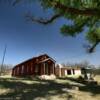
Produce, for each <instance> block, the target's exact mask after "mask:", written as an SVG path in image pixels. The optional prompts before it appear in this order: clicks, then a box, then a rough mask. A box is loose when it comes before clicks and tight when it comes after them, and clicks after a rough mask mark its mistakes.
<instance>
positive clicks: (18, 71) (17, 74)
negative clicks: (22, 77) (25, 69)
mask: <svg viewBox="0 0 100 100" xmlns="http://www.w3.org/2000/svg"><path fill="white" fill-rule="evenodd" d="M18 74H19V67H18V68H17V75H18Z"/></svg>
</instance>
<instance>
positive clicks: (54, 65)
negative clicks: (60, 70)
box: [53, 64, 55, 74]
mask: <svg viewBox="0 0 100 100" xmlns="http://www.w3.org/2000/svg"><path fill="white" fill-rule="evenodd" d="M54 71H55V64H53V74H55V72H54Z"/></svg>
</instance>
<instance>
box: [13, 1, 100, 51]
mask: <svg viewBox="0 0 100 100" xmlns="http://www.w3.org/2000/svg"><path fill="white" fill-rule="evenodd" d="M19 1H23V0H15V2H14V3H13V4H14V5H15V4H16V2H19ZM28 1H30V0H28ZM31 1H34V0H31ZM38 2H39V3H40V4H41V6H42V7H43V9H52V11H53V12H54V15H52V17H51V18H50V19H48V20H46V19H37V18H34V17H33V16H31V15H27V18H29V19H30V20H31V21H33V22H38V23H42V24H44V25H47V24H49V23H52V22H53V21H54V20H56V19H58V18H59V17H63V18H65V19H67V20H71V21H72V25H68V24H64V25H63V26H62V27H61V28H60V30H61V33H62V34H63V35H64V36H72V37H75V36H76V35H77V34H79V33H81V32H83V31H84V29H85V28H86V27H87V29H88V30H87V32H86V33H85V36H86V40H88V43H89V46H88V52H89V53H91V52H93V51H94V49H95V47H96V46H97V45H98V44H99V43H100V0H38Z"/></svg>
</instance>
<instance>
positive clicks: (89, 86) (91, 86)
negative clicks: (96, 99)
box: [59, 77, 100, 95]
mask: <svg viewBox="0 0 100 100" xmlns="http://www.w3.org/2000/svg"><path fill="white" fill-rule="evenodd" d="M59 79H61V80H70V81H72V82H76V83H80V84H83V86H81V85H71V86H76V87H79V90H80V91H84V92H90V93H92V95H97V94H100V84H98V82H97V84H95V83H92V82H90V83H88V81H84V80H83V81H82V80H79V79H75V78H71V77H66V78H59Z"/></svg>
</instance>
